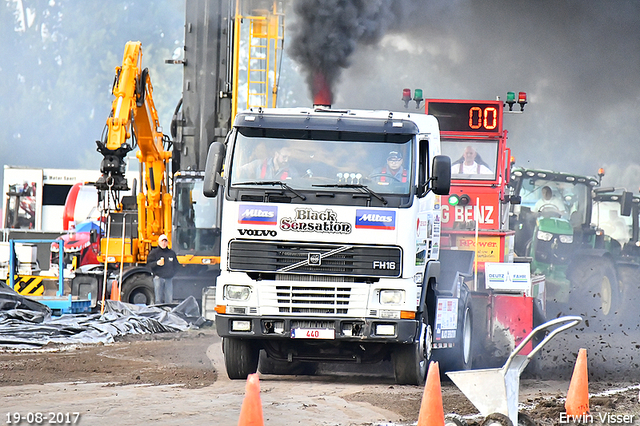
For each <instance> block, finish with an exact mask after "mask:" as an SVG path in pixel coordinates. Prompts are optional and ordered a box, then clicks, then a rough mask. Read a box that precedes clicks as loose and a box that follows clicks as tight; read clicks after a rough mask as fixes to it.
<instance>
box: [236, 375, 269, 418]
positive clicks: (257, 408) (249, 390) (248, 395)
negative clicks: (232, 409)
mask: <svg viewBox="0 0 640 426" xmlns="http://www.w3.org/2000/svg"><path fill="white" fill-rule="evenodd" d="M238 426H264V420H263V418H262V402H261V401H260V380H259V379H258V374H257V373H255V374H249V376H247V386H246V388H245V395H244V400H243V401H242V408H240V419H238Z"/></svg>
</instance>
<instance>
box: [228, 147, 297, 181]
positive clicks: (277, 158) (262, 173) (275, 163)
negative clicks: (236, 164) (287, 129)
mask: <svg viewBox="0 0 640 426" xmlns="http://www.w3.org/2000/svg"><path fill="white" fill-rule="evenodd" d="M290 156H291V150H290V149H289V147H287V146H284V147H281V148H280V149H277V150H276V151H275V152H274V153H273V155H272V156H271V157H269V158H264V159H258V160H254V161H252V162H250V163H247V164H245V165H244V166H242V167H241V168H240V176H242V177H243V178H244V179H260V180H286V179H291V178H295V177H298V171H297V170H296V169H295V168H294V167H291V166H290V165H289V157H290Z"/></svg>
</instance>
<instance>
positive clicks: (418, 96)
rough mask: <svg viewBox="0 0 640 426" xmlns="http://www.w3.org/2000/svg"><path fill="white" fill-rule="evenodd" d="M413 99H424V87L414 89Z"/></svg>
mask: <svg viewBox="0 0 640 426" xmlns="http://www.w3.org/2000/svg"><path fill="white" fill-rule="evenodd" d="M413 99H414V100H416V101H421V100H422V89H416V90H414V91H413Z"/></svg>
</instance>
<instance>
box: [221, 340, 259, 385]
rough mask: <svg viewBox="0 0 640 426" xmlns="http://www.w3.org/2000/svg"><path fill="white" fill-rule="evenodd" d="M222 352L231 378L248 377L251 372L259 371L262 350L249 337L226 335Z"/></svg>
mask: <svg viewBox="0 0 640 426" xmlns="http://www.w3.org/2000/svg"><path fill="white" fill-rule="evenodd" d="M222 352H223V353H224V365H225V367H226V368H227V376H229V378H230V379H231V380H235V379H246V378H247V376H248V375H249V374H253V373H255V372H256V371H258V355H259V353H260V350H259V349H258V348H257V347H256V345H255V343H254V342H253V341H251V340H247V339H236V338H232V337H224V338H223V339H222Z"/></svg>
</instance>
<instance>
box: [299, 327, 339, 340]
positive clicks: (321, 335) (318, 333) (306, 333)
mask: <svg viewBox="0 0 640 426" xmlns="http://www.w3.org/2000/svg"><path fill="white" fill-rule="evenodd" d="M291 338H292V339H335V338H336V331H335V330H331V329H326V328H321V329H318V328H294V329H293V330H291Z"/></svg>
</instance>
